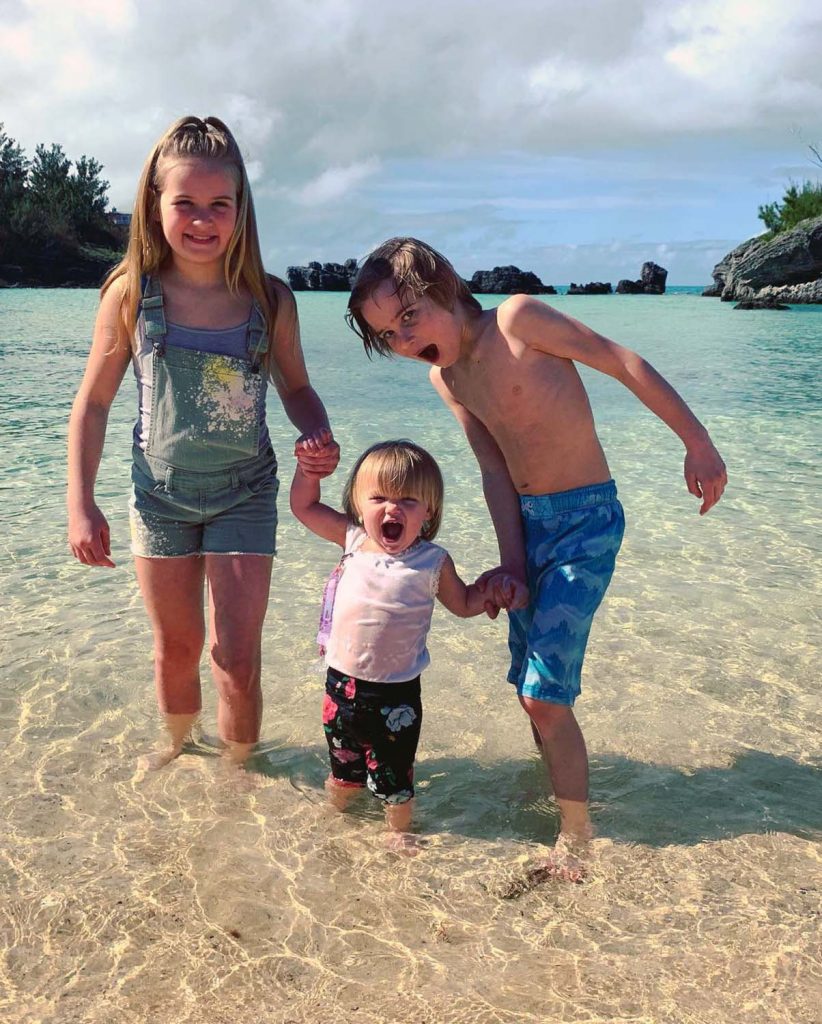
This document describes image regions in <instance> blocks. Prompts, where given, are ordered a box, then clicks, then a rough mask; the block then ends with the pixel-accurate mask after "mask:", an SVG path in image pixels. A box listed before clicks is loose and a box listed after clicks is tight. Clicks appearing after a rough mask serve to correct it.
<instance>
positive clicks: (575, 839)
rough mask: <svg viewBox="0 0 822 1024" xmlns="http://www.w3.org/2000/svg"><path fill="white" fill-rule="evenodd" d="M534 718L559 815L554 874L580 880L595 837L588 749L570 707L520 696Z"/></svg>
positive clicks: (534, 731) (539, 744)
mask: <svg viewBox="0 0 822 1024" xmlns="http://www.w3.org/2000/svg"><path fill="white" fill-rule="evenodd" d="M520 703H521V704H522V706H523V708H524V709H525V711H526V712H527V713H528V716H529V718H530V719H531V729H532V731H533V733H534V738H535V740H536V741H537V745H538V746H539V748H540V752H541V754H542V759H543V761H544V763H545V767H546V769H547V772H548V779H549V782H550V785H551V788H552V789H553V792H554V797H555V798H556V801H557V805H558V807H559V814H560V834H559V837H558V839H557V850H556V853H557V856H556V858H555V860H554V866H555V868H556V870H555V871H554V872H553V873H555V874H560V875H562V876H563V877H567V878H569V879H571V880H572V881H578V880H579V879H580V878H581V877H582V874H583V873H584V871H583V867H582V863H581V858H582V857H583V856H584V853H585V850H586V846H587V843H588V842H589V841H590V839H591V838H592V836H593V827H592V825H591V819H590V817H589V814H588V752H587V751H586V749H585V740H584V738H583V736H582V732H581V730H580V728H579V725H578V724H577V720H576V718H575V717H574V713H573V711H572V710H571V708H569V707H565V706H564V705H562V704H548V703H546V702H545V701H539V700H533V699H532V698H530V697H520Z"/></svg>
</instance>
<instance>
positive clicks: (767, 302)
mask: <svg viewBox="0 0 822 1024" xmlns="http://www.w3.org/2000/svg"><path fill="white" fill-rule="evenodd" d="M790 308H791V307H790V306H786V305H785V303H784V302H777V301H776V299H774V298H772V297H771V296H770V295H767V296H766V297H765V298H764V299H743V300H742V302H737V304H736V305H735V306H734V309H790Z"/></svg>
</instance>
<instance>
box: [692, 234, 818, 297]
mask: <svg viewBox="0 0 822 1024" xmlns="http://www.w3.org/2000/svg"><path fill="white" fill-rule="evenodd" d="M712 276H713V279H714V283H713V285H712V286H711V287H710V288H706V289H705V291H704V292H703V293H702V294H703V295H707V296H714V297H717V296H718V297H719V298H721V299H722V301H723V302H740V303H742V302H744V303H746V305H745V306H742V307H740V308H744V309H757V308H766V309H768V308H770V309H773V308H777V306H778V304H779V303H785V302H792V303H822V217H810V218H808V219H807V220H802V221H800V222H799V223H798V224H797V225H796V226H795V227H793V228H791V229H790V230H789V231H784V232H782V233H780V234H778V235H776V236H770V235H766V236H763V235H757V237H756V238H749V239H748V241H747V242H743V243H742V244H741V245H738V246H737V247H736V248H735V249H733V250H731V252H729V253H728V255H727V256H725V257H724V258H723V259H721V260H720V261H719V263H717V265H716V266H715V267H714V269H713V272H712ZM775 304H776V305H775Z"/></svg>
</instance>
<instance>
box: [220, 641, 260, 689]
mask: <svg viewBox="0 0 822 1024" xmlns="http://www.w3.org/2000/svg"><path fill="white" fill-rule="evenodd" d="M250 648H252V645H248V646H244V645H240V644H237V645H234V644H226V643H218V644H214V645H213V646H212V648H211V661H212V664H213V665H214V667H215V668H216V669H217V670H218V675H219V676H221V677H222V685H223V687H224V688H225V689H227V690H230V691H232V692H236V693H248V692H250V691H251V690H254V689H255V688H256V687H257V686H258V685H259V674H260V673H259V667H260V658H259V652H258V651H257V650H255V649H250Z"/></svg>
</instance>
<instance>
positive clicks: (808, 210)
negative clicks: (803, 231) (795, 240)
mask: <svg viewBox="0 0 822 1024" xmlns="http://www.w3.org/2000/svg"><path fill="white" fill-rule="evenodd" d="M808 149H809V150H810V151H811V162H812V163H815V164H818V165H819V166H820V167H822V152H820V149H819V147H817V146H808ZM758 216H759V219H760V220H761V221H762V223H763V224H764V225H765V227H766V228H767V229H768V231H769V232H770V233H771V235H779V234H781V233H782V232H783V231H789V230H790V229H791V228H793V227H796V225H797V224H798V223H799V222H800V221H801V220H805V219H806V218H808V217H819V216H822V182H820V181H815V182H814V181H809V180H807V179H806V180H805V181H803V182H802V183H801V184H797V183H796V182H791V183H790V185H789V186H788V188H786V189H785V193H784V195H783V196H782V202H781V203H765V204H764V205H763V206H760V207H759V213H758Z"/></svg>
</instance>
